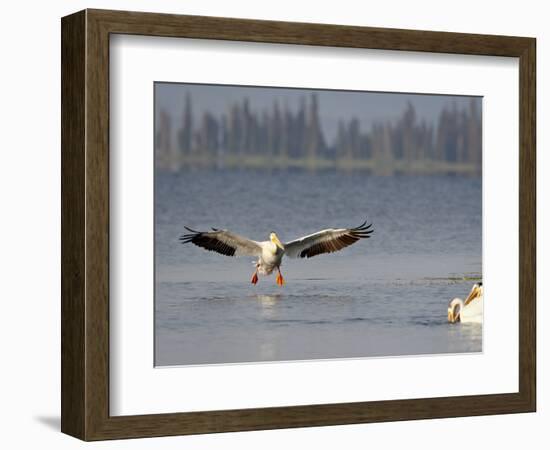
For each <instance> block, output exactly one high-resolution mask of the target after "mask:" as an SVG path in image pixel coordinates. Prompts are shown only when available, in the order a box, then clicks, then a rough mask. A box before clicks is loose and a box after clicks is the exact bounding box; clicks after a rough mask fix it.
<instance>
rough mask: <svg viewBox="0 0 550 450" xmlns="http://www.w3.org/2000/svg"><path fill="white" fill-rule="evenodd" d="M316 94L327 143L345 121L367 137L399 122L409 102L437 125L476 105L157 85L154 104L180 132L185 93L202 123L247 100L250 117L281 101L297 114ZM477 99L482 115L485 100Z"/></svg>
mask: <svg viewBox="0 0 550 450" xmlns="http://www.w3.org/2000/svg"><path fill="white" fill-rule="evenodd" d="M313 92H316V93H317V99H318V102H319V116H320V119H321V122H322V125H323V130H324V132H325V133H326V137H327V138H328V139H332V138H333V137H334V135H335V133H336V130H337V126H338V121H339V120H341V119H344V120H348V119H350V118H352V117H354V116H355V117H357V119H358V120H359V121H360V124H361V129H362V130H363V131H367V130H369V129H370V128H371V126H372V124H373V122H377V121H386V120H388V119H389V120H393V119H396V118H398V117H399V116H400V115H401V114H402V113H403V111H404V110H405V108H406V105H407V102H411V103H412V105H413V106H414V108H415V110H416V113H417V118H418V120H422V119H425V120H426V121H427V122H430V123H433V121H434V120H435V119H437V117H438V115H439V113H440V112H441V110H442V109H443V107H444V106H446V105H448V106H452V105H453V103H455V104H456V106H457V107H458V108H463V107H468V104H469V102H470V100H471V99H472V97H470V96H450V95H433V94H432V95H429V94H401V93H385V92H383V93H381V92H366V91H336V90H312V89H289V88H270V87H249V86H246V87H243V86H225V85H206V84H187V83H156V84H155V101H156V111H157V112H158V111H160V110H162V109H164V110H166V111H167V112H168V113H169V114H170V115H171V116H172V118H173V121H174V122H175V123H173V124H172V125H173V127H177V123H178V122H179V121H180V118H181V115H182V111H183V102H184V98H185V95H186V93H189V94H190V95H191V100H192V104H193V112H194V115H195V117H197V118H198V117H200V116H201V115H202V114H203V113H204V112H205V111H209V112H211V113H213V114H214V115H216V116H219V115H221V114H222V113H226V112H227V111H228V110H229V108H230V106H231V105H232V104H234V103H235V102H241V101H242V100H243V99H244V98H248V100H249V103H250V108H251V110H252V111H256V112H261V111H263V110H265V109H269V110H271V108H272V107H273V102H274V101H275V100H277V101H278V102H279V105H280V106H281V107H282V106H283V105H285V104H286V105H288V107H289V109H290V110H292V111H293V112H295V111H296V110H297V109H298V106H299V104H300V99H301V98H302V97H309V96H310V95H311V94H312V93H313ZM473 98H475V99H476V102H478V108H479V110H481V97H473Z"/></svg>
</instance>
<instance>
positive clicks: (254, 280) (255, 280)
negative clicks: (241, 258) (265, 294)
mask: <svg viewBox="0 0 550 450" xmlns="http://www.w3.org/2000/svg"><path fill="white" fill-rule="evenodd" d="M250 282H251V283H252V284H256V283H257V282H258V274H257V273H256V272H254V275H252V280H250Z"/></svg>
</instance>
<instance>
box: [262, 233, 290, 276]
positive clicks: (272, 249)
mask: <svg viewBox="0 0 550 450" xmlns="http://www.w3.org/2000/svg"><path fill="white" fill-rule="evenodd" d="M259 244H260V246H261V247H262V254H261V255H260V257H259V258H258V272H259V273H260V274H262V275H270V274H271V273H272V272H273V271H274V270H275V269H276V268H277V267H280V265H281V262H282V260H283V255H284V254H285V252H284V250H282V249H280V248H279V247H278V246H277V245H275V244H274V243H273V242H271V241H264V242H259Z"/></svg>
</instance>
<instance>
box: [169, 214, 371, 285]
mask: <svg viewBox="0 0 550 450" xmlns="http://www.w3.org/2000/svg"><path fill="white" fill-rule="evenodd" d="M371 226H372V224H370V225H367V222H364V223H363V224H361V225H359V226H358V227H355V228H329V229H327V230H322V231H318V232H317V233H313V234H310V235H308V236H304V237H301V238H298V239H295V240H293V241H290V242H287V243H286V244H283V243H282V242H281V241H280V240H279V238H278V237H277V234H276V233H275V232H274V231H272V232H271V233H270V234H269V240H268V241H262V242H257V241H253V240H252V239H247V238H245V237H242V236H239V235H238V234H235V233H232V232H230V231H227V230H218V229H216V228H212V231H196V230H192V229H191V228H188V227H185V229H186V230H187V231H189V233H186V234H184V235H182V236H181V237H180V241H181V243H182V244H187V243H188V242H191V243H193V244H195V245H198V246H199V247H202V248H204V249H206V250H209V251H214V252H218V253H221V254H222V255H226V256H256V257H258V261H257V262H256V270H255V271H254V274H253V275H252V280H251V283H252V284H256V283H257V282H258V274H261V275H270V274H271V273H272V272H273V271H274V270H275V269H277V280H276V281H277V284H278V285H279V286H283V285H284V284H285V280H284V278H283V275H282V274H281V262H282V260H283V256H288V257H290V258H311V257H313V256H316V255H320V254H322V253H332V252H336V251H338V250H342V249H343V248H345V247H348V246H349V245H351V244H353V243H355V242H357V241H358V240H360V239H367V238H369V237H370V234H371V233H372V232H373V230H372V229H370V228H371Z"/></svg>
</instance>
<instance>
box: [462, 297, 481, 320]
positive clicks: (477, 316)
mask: <svg viewBox="0 0 550 450" xmlns="http://www.w3.org/2000/svg"><path fill="white" fill-rule="evenodd" d="M460 321H461V322H462V323H482V322H483V295H480V296H479V297H478V298H476V299H475V300H474V301H472V302H470V303H468V304H467V305H466V306H464V307H463V308H462V310H461V311H460Z"/></svg>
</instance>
